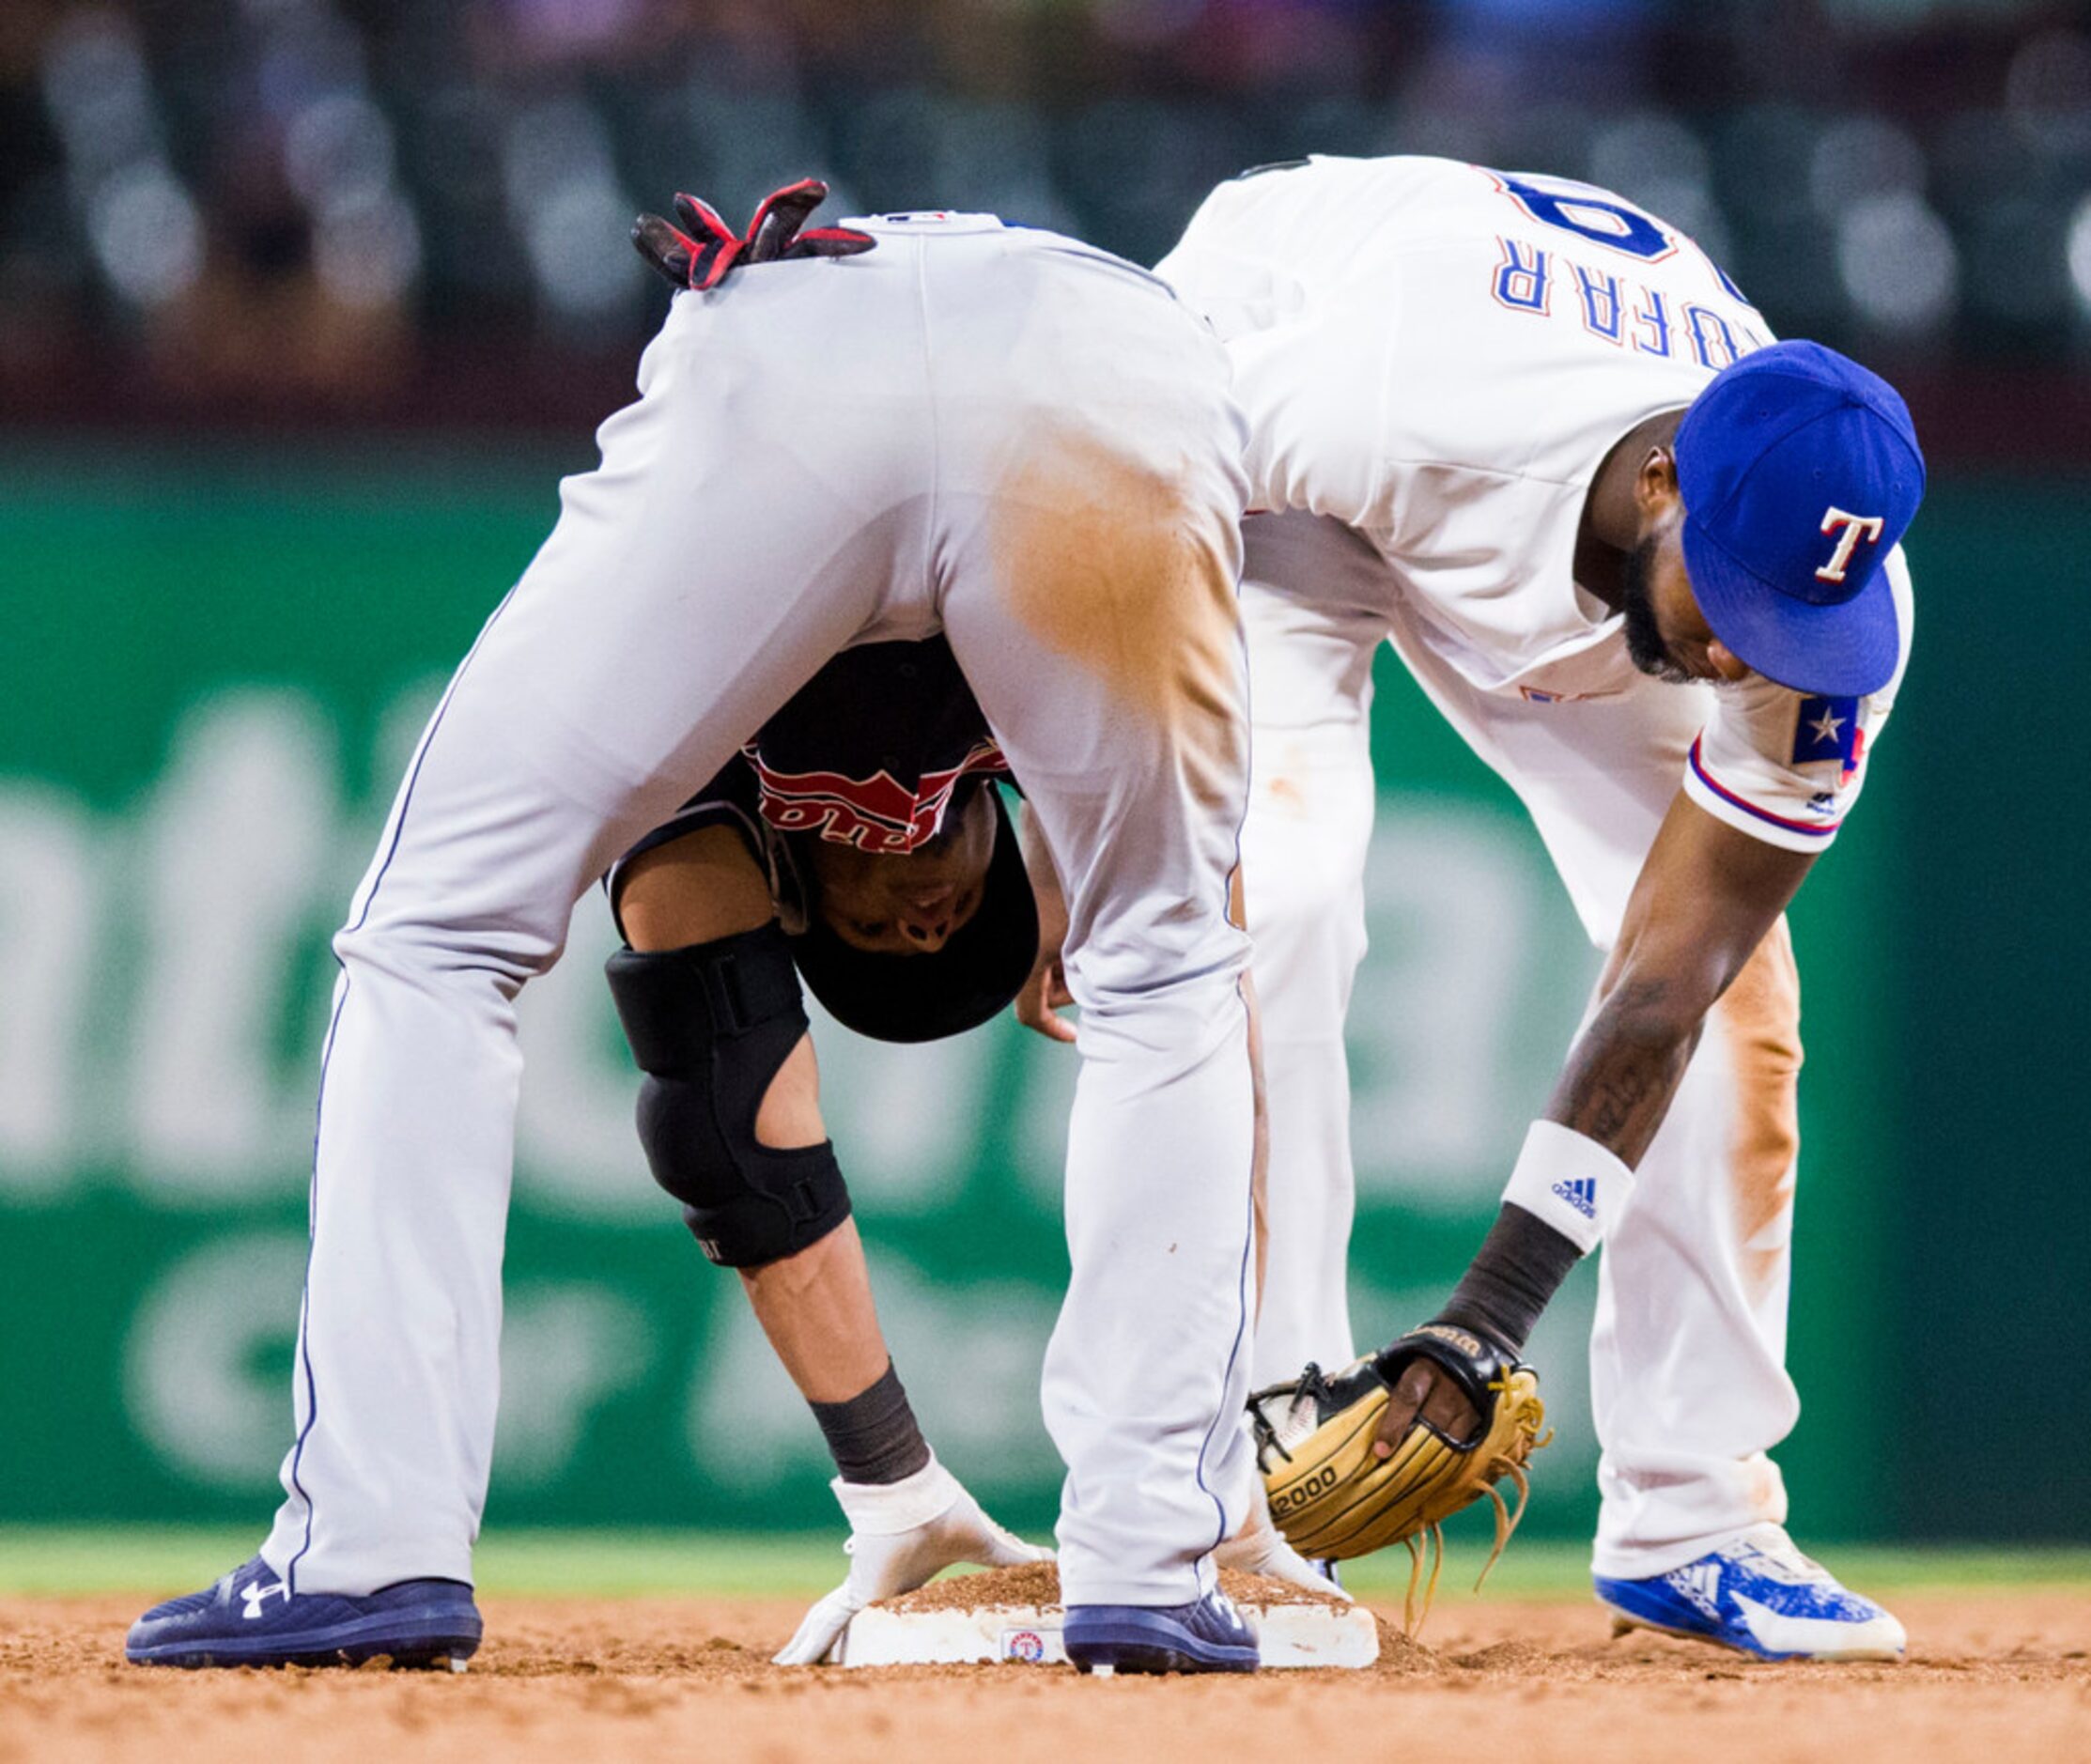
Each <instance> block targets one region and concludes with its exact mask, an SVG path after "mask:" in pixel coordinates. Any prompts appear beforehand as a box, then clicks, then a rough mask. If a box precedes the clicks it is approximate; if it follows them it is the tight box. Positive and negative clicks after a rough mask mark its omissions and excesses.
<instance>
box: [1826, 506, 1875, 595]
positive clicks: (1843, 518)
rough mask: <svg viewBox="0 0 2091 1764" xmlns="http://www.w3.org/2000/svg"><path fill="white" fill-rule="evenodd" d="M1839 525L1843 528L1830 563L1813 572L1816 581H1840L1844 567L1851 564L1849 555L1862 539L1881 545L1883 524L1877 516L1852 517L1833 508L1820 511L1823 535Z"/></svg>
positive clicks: (1843, 511) (1841, 510)
mask: <svg viewBox="0 0 2091 1764" xmlns="http://www.w3.org/2000/svg"><path fill="white" fill-rule="evenodd" d="M1840 524H1841V525H1842V526H1843V528H1844V532H1843V534H1842V535H1841V536H1840V537H1839V538H1838V540H1837V542H1836V549H1835V551H1834V552H1832V553H1831V554H1830V561H1829V562H1828V563H1827V564H1825V565H1822V566H1821V567H1820V569H1818V570H1817V571H1816V572H1815V579H1816V580H1817V581H1842V580H1844V566H1845V565H1847V564H1849V563H1851V553H1852V551H1853V550H1854V549H1857V547H1858V543H1859V541H1860V540H1861V539H1862V538H1863V539H1869V540H1871V541H1872V542H1873V543H1874V544H1875V545H1878V544H1880V543H1881V528H1882V524H1883V523H1882V518H1881V517H1880V516H1879V515H1853V514H1850V513H1848V512H1847V511H1846V510H1844V509H1841V508H1837V507H1835V506H1832V507H1830V508H1826V509H1824V510H1823V511H1822V531H1823V532H1824V533H1834V532H1835V531H1836V529H1837V527H1838V526H1839V525H1840Z"/></svg>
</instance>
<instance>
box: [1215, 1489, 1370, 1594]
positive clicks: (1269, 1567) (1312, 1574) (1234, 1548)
mask: <svg viewBox="0 0 2091 1764" xmlns="http://www.w3.org/2000/svg"><path fill="white" fill-rule="evenodd" d="M1250 1491H1251V1492H1250V1494H1249V1501H1248V1517H1247V1519H1245V1520H1243V1521H1242V1524H1241V1529H1240V1530H1238V1531H1237V1532H1235V1534H1234V1535H1233V1536H1232V1537H1231V1538H1230V1539H1228V1540H1227V1541H1226V1542H1225V1543H1223V1544H1221V1545H1220V1547H1219V1548H1218V1549H1216V1550H1215V1551H1214V1552H1213V1560H1214V1562H1215V1563H1216V1565H1217V1566H1218V1567H1221V1568H1231V1569H1236V1570H1238V1571H1241V1572H1242V1573H1245V1574H1268V1575H1270V1576H1271V1577H1272V1579H1274V1580H1282V1581H1289V1582H1291V1583H1292V1585H1293V1586H1303V1587H1305V1588H1306V1589H1307V1590H1308V1591H1309V1592H1318V1593H1320V1594H1321V1595H1322V1596H1323V1597H1324V1599H1340V1600H1342V1602H1344V1603H1345V1604H1349V1603H1351V1602H1352V1600H1351V1595H1350V1594H1349V1593H1347V1592H1345V1591H1344V1590H1343V1589H1342V1587H1340V1586H1338V1585H1337V1584H1336V1583H1335V1582H1334V1581H1333V1580H1331V1579H1329V1578H1328V1576H1327V1575H1326V1574H1324V1573H1323V1572H1322V1571H1320V1570H1319V1569H1317V1568H1316V1567H1315V1566H1314V1564H1313V1563H1311V1562H1309V1560H1308V1559H1307V1557H1305V1556H1304V1555H1301V1554H1300V1553H1299V1552H1298V1551H1297V1550H1295V1549H1293V1546H1292V1545H1291V1544H1289V1543H1287V1542H1286V1541H1285V1537H1284V1534H1283V1533H1282V1532H1280V1531H1279V1530H1278V1526H1277V1524H1275V1523H1274V1522H1273V1520H1272V1518H1271V1501H1270V1496H1269V1495H1268V1494H1267V1493H1265V1492H1264V1489H1263V1478H1262V1477H1255V1478H1251V1480H1250Z"/></svg>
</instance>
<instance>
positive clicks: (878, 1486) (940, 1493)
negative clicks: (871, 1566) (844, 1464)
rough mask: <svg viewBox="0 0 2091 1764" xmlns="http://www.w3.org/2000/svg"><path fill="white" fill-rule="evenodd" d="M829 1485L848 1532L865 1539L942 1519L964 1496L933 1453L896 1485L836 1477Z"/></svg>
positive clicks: (892, 1533) (962, 1491)
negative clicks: (860, 1535) (920, 1466)
mask: <svg viewBox="0 0 2091 1764" xmlns="http://www.w3.org/2000/svg"><path fill="white" fill-rule="evenodd" d="M828 1486H829V1488H831V1489H833V1490H834V1491H835V1498H836V1499H837V1500H838V1501H840V1502H841V1503H842V1506H843V1517H844V1518H845V1519H847V1520H848V1521H849V1528H850V1530H851V1531H853V1532H861V1533H862V1534H863V1535H864V1536H865V1537H867V1538H887V1537H892V1536H894V1535H896V1534H898V1533H900V1532H903V1531H913V1530H915V1529H916V1527H918V1526H920V1525H926V1524H929V1522H930V1521H931V1520H933V1519H941V1518H942V1517H943V1516H944V1515H945V1514H946V1513H948V1512H949V1511H951V1509H952V1507H953V1504H954V1503H955V1502H956V1501H957V1500H958V1498H959V1497H960V1496H961V1495H962V1494H964V1493H966V1491H965V1490H964V1489H963V1488H961V1487H960V1486H959V1482H958V1478H956V1477H954V1476H953V1475H952V1473H951V1472H950V1471H949V1470H947V1469H945V1468H944V1466H943V1465H942V1464H940V1463H938V1462H937V1454H936V1453H935V1452H932V1453H931V1454H930V1458H929V1462H927V1463H925V1464H924V1465H923V1466H922V1468H921V1469H920V1470H918V1471H916V1472H915V1474H914V1475H913V1476H909V1477H903V1478H901V1479H900V1480H899V1481H898V1482H844V1480H843V1479H842V1478H840V1477H837V1478H835V1479H834V1480H833V1481H832V1482H830V1483H829V1485H828Z"/></svg>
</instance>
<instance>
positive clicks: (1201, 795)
mask: <svg viewBox="0 0 2091 1764" xmlns="http://www.w3.org/2000/svg"><path fill="white" fill-rule="evenodd" d="M1195 476H1196V473H1195V472H1192V471H1189V470H1186V472H1185V473H1184V474H1183V476H1182V477H1180V478H1179V477H1172V476H1170V475H1169V474H1168V473H1165V472H1160V471H1157V470H1155V469H1154V467H1153V466H1152V465H1150V464H1148V463H1146V462H1143V461H1140V460H1138V459H1135V458H1132V457H1130V456H1128V455H1126V454H1123V453H1120V452H1116V451H1114V450H1112V449H1111V448H1109V447H1107V446H1105V445H1103V444H1101V443H1100V442H1099V441H1097V440H1095V438H1093V437H1089V436H1080V437H1067V436H1064V435H1063V436H1060V437H1047V438H1045V439H1044V440H1042V441H1041V442H1040V443H1039V445H1038V446H1037V447H1036V449H1035V450H1034V451H1033V452H1032V454H1031V456H1030V458H1029V459H1028V460H1026V461H1025V462H1024V463H1023V464H1022V465H1020V466H1018V467H1017V468H1016V469H1015V471H1014V472H1012V473H1011V474H1010V476H1009V477H1008V478H1007V479H1006V480H1005V481H1004V482H1003V484H1002V485H1001V486H1000V487H999V492H998V496H997V511H996V516H995V526H994V531H993V553H994V560H995V567H996V571H997V573H998V575H999V577H1000V579H1001V580H1002V582H1003V584H1004V591H1005V593H1006V594H1007V596H1008V597H1009V603H1010V606H1011V609H1012V611H1015V614H1016V615H1017V617H1018V618H1020V619H1021V620H1022V621H1023V623H1024V624H1025V625H1026V626H1027V627H1029V628H1030V630H1031V631H1032V632H1033V633H1034V634H1035V635H1036V636H1037V638H1038V640H1039V642H1041V643H1043V644H1044V645H1045V647H1046V648H1047V649H1048V650H1050V651H1052V652H1053V653H1054V654H1055V655H1059V656H1064V657H1066V658H1068V659H1069V660H1071V661H1073V662H1075V663H1076V665H1077V666H1079V667H1081V668H1083V669H1084V670H1086V671H1087V672H1089V673H1092V674H1094V675H1095V676H1097V677H1098V678H1099V679H1101V680H1102V681H1103V682H1104V683H1105V685H1106V686H1107V688H1108V689H1110V692H1111V695H1112V697H1113V698H1114V699H1115V700H1116V701H1117V702H1118V703H1119V704H1123V705H1124V706H1125V707H1126V708H1127V709H1128V710H1131V711H1135V712H1138V713H1142V714H1144V715H1146V716H1149V717H1152V718H1154V720H1157V721H1158V722H1160V723H1161V724H1162V725H1163V727H1164V728H1165V729H1166V730H1167V731H1168V733H1169V735H1170V736H1171V737H1172V738H1173V741H1174V744H1175V746H1176V748H1177V753H1176V760H1177V764H1178V765H1179V766H1181V768H1182V770H1183V773H1184V777H1185V782H1186V784H1187V785H1188V786H1189V788H1190V790H1191V794H1192V796H1193V797H1194V798H1195V799H1196V800H1197V801H1199V802H1200V803H1201V804H1205V805H1212V806H1216V805H1220V804H1231V803H1235V802H1237V801H1238V799H1239V796H1240V792H1241V788H1242V781H1243V778H1244V776H1245V775H1246V772H1247V752H1248V730H1247V718H1248V707H1247V691H1246V684H1245V681H1246V667H1247V664H1246V661H1245V658H1244V651H1243V642H1242V626H1241V611H1240V606H1239V603H1238V600H1237V598H1236V581H1237V576H1238V573H1239V569H1240V558H1241V553H1240V545H1239V541H1238V539H1237V538H1236V534H1235V529H1234V526H1233V524H1232V522H1231V520H1230V519H1229V518H1228V514H1227V512H1226V511H1223V510H1221V509H1219V508H1216V507H1213V506H1208V505H1206V504H1204V503H1200V501H1199V500H1198V498H1197V497H1196V495H1195V494H1194V493H1193V491H1192V490H1191V489H1190V488H1189V487H1188V485H1189V484H1190V483H1191V482H1194V481H1195Z"/></svg>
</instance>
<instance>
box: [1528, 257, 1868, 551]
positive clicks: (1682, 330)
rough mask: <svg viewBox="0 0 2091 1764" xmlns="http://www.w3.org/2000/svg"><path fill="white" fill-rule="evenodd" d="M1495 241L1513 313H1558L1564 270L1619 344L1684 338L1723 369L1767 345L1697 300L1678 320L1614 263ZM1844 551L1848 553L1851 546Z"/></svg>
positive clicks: (1697, 357)
mask: <svg viewBox="0 0 2091 1764" xmlns="http://www.w3.org/2000/svg"><path fill="white" fill-rule="evenodd" d="M1495 242H1496V244H1497V245H1498V246H1499V247H1500V248H1501V250H1502V253H1503V255H1502V258H1501V260H1500V261H1499V262H1498V263H1497V264H1496V265H1495V271H1494V272H1493V274H1492V276H1491V279H1490V286H1489V293H1490V295H1491V296H1492V297H1493V298H1494V300H1495V303H1496V304H1497V305H1498V306H1502V307H1506V308H1508V309H1509V310H1510V311H1511V312H1513V313H1523V314H1526V315H1527V316H1529V317H1534V318H1550V317H1554V311H1553V298H1552V296H1553V287H1554V278H1555V275H1556V274H1557V272H1558V273H1560V274H1563V275H1566V276H1567V277H1568V278H1569V280H1570V281H1571V282H1572V285H1573V286H1574V287H1575V290H1576V296H1577V298H1576V300H1575V302H1574V306H1575V322H1576V324H1577V326H1578V327H1579V328H1580V329H1581V330H1582V331H1584V332H1585V333H1588V335H1590V336H1592V337H1595V338H1596V339H1597V340H1598V341H1599V342H1600V343H1603V344H1607V345H1609V346H1610V347H1611V348H1615V349H1624V348H1630V347H1631V348H1634V349H1636V350H1638V351H1639V352H1640V353H1641V354H1643V355H1663V356H1668V357H1671V358H1672V359H1676V357H1677V355H1678V351H1679V348H1680V346H1682V347H1683V348H1684V349H1686V350H1687V351H1689V353H1690V355H1691V359H1692V360H1693V361H1695V362H1696V363H1697V364H1699V365H1700V366H1701V367H1704V368H1708V369H1710V370H1712V371H1715V372H1718V371H1719V370H1720V369H1721V368H1724V367H1726V366H1727V364H1729V363H1730V362H1736V361H1740V360H1742V358H1743V356H1745V355H1747V354H1749V353H1750V351H1751V350H1752V349H1761V348H1763V347H1764V343H1765V339H1764V338H1762V337H1760V336H1759V335H1758V333H1756V332H1755V331H1753V330H1752V329H1751V328H1750V327H1749V326H1748V325H1744V324H1731V323H1730V322H1729V321H1728V320H1727V318H1726V317H1723V316H1722V315H1721V314H1719V313H1717V312H1715V311H1714V310H1713V308H1712V307H1711V306H1701V305H1700V304H1699V303H1698V302H1696V301H1686V302H1683V303H1682V305H1681V307H1680V308H1679V309H1678V311H1677V315H1676V321H1675V322H1673V321H1672V316H1671V307H1670V303H1669V301H1668V299H1667V298H1666V297H1665V295H1664V294H1663V292H1662V290H1661V289H1659V288H1654V287H1650V286H1646V285H1644V284H1642V283H1638V282H1628V281H1623V280H1622V279H1621V278H1619V276H1616V275H1613V274H1612V273H1610V272H1609V271H1604V270H1600V269H1593V268H1592V267H1591V266H1589V265H1588V264H1584V263H1578V262H1577V261H1576V260H1575V259H1574V258H1572V257H1569V256H1566V255H1562V254H1559V253H1557V252H1553V251H1549V250H1547V249H1546V248H1545V247H1543V246H1540V245H1535V244H1532V243H1530V242H1529V241H1527V240H1518V239H1510V238H1506V237H1502V236H1498V237H1497V239H1496V241H1495ZM1629 318H1631V319H1632V321H1633V322H1632V323H1631V324H1629V323H1628V322H1627V320H1628V319H1629ZM1853 518H1856V517H1853ZM1823 531H1824V532H1825V533H1827V532H1828V531H1829V529H1828V528H1827V527H1825V528H1824V529H1823ZM1838 555H1839V558H1840V559H1842V558H1844V557H1848V556H1849V555H1850V553H1849V550H1846V551H1842V552H1840V553H1839V554H1838Z"/></svg>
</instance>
